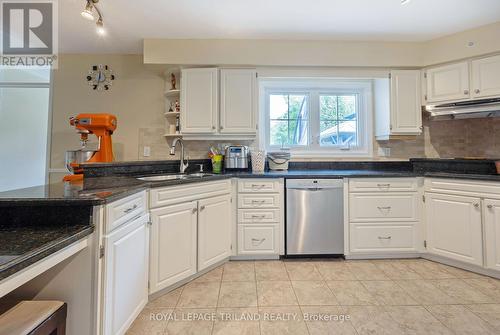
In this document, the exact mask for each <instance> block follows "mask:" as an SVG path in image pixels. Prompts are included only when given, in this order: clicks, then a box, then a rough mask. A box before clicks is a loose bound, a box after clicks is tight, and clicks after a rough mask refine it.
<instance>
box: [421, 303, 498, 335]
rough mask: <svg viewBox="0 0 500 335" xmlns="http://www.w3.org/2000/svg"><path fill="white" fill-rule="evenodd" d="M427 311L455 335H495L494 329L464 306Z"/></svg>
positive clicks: (439, 307) (441, 306) (445, 306)
mask: <svg viewBox="0 0 500 335" xmlns="http://www.w3.org/2000/svg"><path fill="white" fill-rule="evenodd" d="M426 308H427V310H428V311H429V312H430V313H431V314H432V315H433V316H434V317H435V318H437V319H438V320H439V321H441V322H442V323H443V324H444V325H445V326H446V327H448V328H449V329H450V330H452V331H453V332H454V333H455V334H495V332H494V330H493V329H492V327H491V326H490V325H489V324H488V323H486V321H483V320H482V319H481V318H480V317H478V316H477V315H475V314H474V313H472V312H471V311H470V310H469V309H468V308H467V307H465V306H462V305H434V306H427V307H426Z"/></svg>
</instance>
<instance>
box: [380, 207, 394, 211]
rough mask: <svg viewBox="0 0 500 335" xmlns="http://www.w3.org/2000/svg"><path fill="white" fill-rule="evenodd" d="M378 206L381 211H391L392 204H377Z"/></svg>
mask: <svg viewBox="0 0 500 335" xmlns="http://www.w3.org/2000/svg"><path fill="white" fill-rule="evenodd" d="M377 208H378V209H379V210H381V211H390V210H391V208H392V207H391V206H383V207H382V206H377Z"/></svg>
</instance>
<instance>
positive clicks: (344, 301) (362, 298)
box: [326, 280, 378, 305]
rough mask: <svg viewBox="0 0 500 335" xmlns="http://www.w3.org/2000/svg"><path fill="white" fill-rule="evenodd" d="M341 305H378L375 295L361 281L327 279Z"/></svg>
mask: <svg viewBox="0 0 500 335" xmlns="http://www.w3.org/2000/svg"><path fill="white" fill-rule="evenodd" d="M326 283H327V284H328V287H329V288H330V290H331V291H332V292H333V294H334V295H335V297H336V298H337V300H338V302H339V304H340V305H378V303H377V300H376V299H375V297H374V296H373V295H372V294H371V293H370V292H368V290H367V289H366V288H365V287H364V286H363V285H362V284H361V282H359V281H348V280H338V281H327V282H326Z"/></svg>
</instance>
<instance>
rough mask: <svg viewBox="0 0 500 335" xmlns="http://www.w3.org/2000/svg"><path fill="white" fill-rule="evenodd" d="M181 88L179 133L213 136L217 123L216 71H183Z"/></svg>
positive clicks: (209, 69)
mask: <svg viewBox="0 0 500 335" xmlns="http://www.w3.org/2000/svg"><path fill="white" fill-rule="evenodd" d="M181 87H182V90H181V102H180V103H181V132H182V133H183V134H215V133H216V132H217V130H218V129H217V128H218V122H219V120H218V113H219V101H218V100H219V96H218V69H216V68H201V69H184V70H182V73H181Z"/></svg>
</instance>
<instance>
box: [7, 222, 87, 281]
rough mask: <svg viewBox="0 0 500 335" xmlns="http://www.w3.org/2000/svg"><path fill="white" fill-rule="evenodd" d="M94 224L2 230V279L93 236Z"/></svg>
mask: <svg viewBox="0 0 500 335" xmlns="http://www.w3.org/2000/svg"><path fill="white" fill-rule="evenodd" d="M93 231H94V227H93V226H91V225H86V226H82V225H72V226H64V227H62V226H48V227H47V226H44V227H35V226H23V227H17V228H9V229H7V228H4V227H0V280H2V279H4V278H7V277H9V276H10V275H12V274H14V273H15V272H17V271H19V270H21V269H24V268H26V267H27V266H29V265H31V264H33V263H35V262H37V261H39V260H41V259H42V258H45V257H47V256H49V255H51V254H53V253H55V252H57V251H59V250H61V249H63V248H65V247H67V246H69V245H70V244H72V243H74V242H76V241H78V240H80V239H82V238H84V237H86V236H88V235H90V234H92V232H93Z"/></svg>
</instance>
